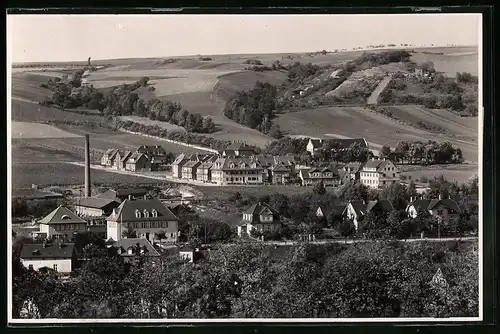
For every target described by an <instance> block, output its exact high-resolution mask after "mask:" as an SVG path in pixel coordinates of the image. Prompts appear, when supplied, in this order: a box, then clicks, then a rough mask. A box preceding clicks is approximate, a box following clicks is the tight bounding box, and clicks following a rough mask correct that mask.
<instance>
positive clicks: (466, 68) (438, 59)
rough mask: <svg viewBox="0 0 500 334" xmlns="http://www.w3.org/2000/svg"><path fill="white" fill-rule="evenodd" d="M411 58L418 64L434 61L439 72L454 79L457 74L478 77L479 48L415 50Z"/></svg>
mask: <svg viewBox="0 0 500 334" xmlns="http://www.w3.org/2000/svg"><path fill="white" fill-rule="evenodd" d="M415 51H417V53H414V54H413V55H412V57H411V60H413V61H414V62H416V63H420V62H424V61H432V62H433V63H434V66H435V68H436V70H437V71H439V72H444V73H445V74H446V75H448V76H450V77H454V76H455V75H456V73H457V72H469V73H472V74H473V75H478V72H479V63H478V48H477V47H450V48H426V49H415ZM423 52H433V53H444V54H443V55H437V54H425V53H423Z"/></svg>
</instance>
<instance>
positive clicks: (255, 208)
mask: <svg viewBox="0 0 500 334" xmlns="http://www.w3.org/2000/svg"><path fill="white" fill-rule="evenodd" d="M267 210H269V211H271V213H272V214H275V215H279V212H278V211H277V210H276V209H274V208H273V207H272V206H270V205H269V204H267V203H264V202H258V203H257V204H254V205H252V206H251V207H250V208H249V209H247V210H246V211H244V212H243V213H246V214H251V215H260V214H262V213H264V212H266V211H267Z"/></svg>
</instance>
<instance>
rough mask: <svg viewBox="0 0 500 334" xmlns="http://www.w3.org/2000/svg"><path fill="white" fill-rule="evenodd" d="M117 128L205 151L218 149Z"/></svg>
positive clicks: (213, 151) (121, 129) (212, 151)
mask: <svg viewBox="0 0 500 334" xmlns="http://www.w3.org/2000/svg"><path fill="white" fill-rule="evenodd" d="M119 130H120V131H123V132H126V133H130V134H133V135H138V136H142V137H147V138H153V139H157V140H162V141H165V142H167V143H171V144H177V145H181V146H186V147H191V148H196V149H199V150H203V151H207V152H211V153H219V151H217V150H215V149H213V148H208V147H203V146H199V145H193V144H188V143H184V142H181V141H177V140H172V139H166V138H162V137H158V136H151V135H147V134H144V133H141V132H134V131H130V130H125V129H123V128H119Z"/></svg>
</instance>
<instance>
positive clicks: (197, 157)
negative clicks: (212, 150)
mask: <svg viewBox="0 0 500 334" xmlns="http://www.w3.org/2000/svg"><path fill="white" fill-rule="evenodd" d="M211 156H212V155H210V154H184V153H181V154H179V155H178V156H177V158H175V160H174V162H172V176H173V177H175V178H178V179H181V178H182V167H183V166H184V165H185V164H186V163H187V162H188V161H201V162H204V161H206V160H207V159H209V158H210V157H211Z"/></svg>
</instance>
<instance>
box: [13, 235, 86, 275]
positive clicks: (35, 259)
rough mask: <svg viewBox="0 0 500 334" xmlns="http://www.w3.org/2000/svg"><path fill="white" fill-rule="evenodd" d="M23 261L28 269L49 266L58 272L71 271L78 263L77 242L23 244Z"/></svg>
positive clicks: (21, 256)
mask: <svg viewBox="0 0 500 334" xmlns="http://www.w3.org/2000/svg"><path fill="white" fill-rule="evenodd" d="M20 259H21V263H22V264H23V266H25V267H26V268H28V269H33V270H40V269H42V268H49V269H52V270H55V271H56V272H58V273H70V272H71V271H73V269H74V268H75V265H76V261H77V257H76V252H75V244H73V243H63V242H58V241H56V242H53V243H43V244H23V246H22V248H21V254H20Z"/></svg>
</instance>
